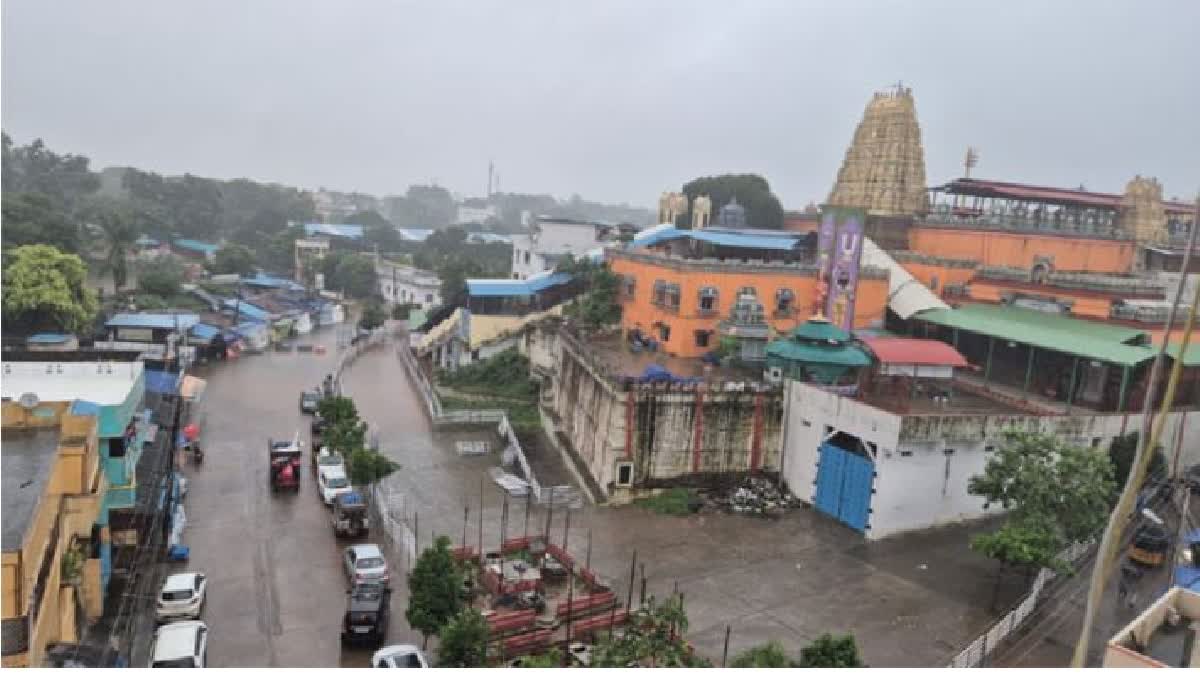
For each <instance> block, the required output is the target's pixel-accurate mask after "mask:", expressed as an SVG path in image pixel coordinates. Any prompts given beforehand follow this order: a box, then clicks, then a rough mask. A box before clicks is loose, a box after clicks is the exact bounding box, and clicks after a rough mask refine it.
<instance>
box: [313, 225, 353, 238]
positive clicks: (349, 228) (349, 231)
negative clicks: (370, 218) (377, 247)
mask: <svg viewBox="0 0 1200 675" xmlns="http://www.w3.org/2000/svg"><path fill="white" fill-rule="evenodd" d="M304 233H305V234H307V235H308V236H310V237H311V236H313V235H314V234H323V235H325V236H327V237H344V238H346V239H362V236H363V226H362V225H345V224H340V223H305V224H304Z"/></svg>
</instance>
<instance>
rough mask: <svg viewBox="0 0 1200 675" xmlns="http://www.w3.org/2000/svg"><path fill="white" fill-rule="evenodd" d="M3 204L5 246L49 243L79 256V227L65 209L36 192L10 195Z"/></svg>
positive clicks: (6, 193)
mask: <svg viewBox="0 0 1200 675" xmlns="http://www.w3.org/2000/svg"><path fill="white" fill-rule="evenodd" d="M7 189H8V188H7V187H6V188H5V195H4V204H3V216H4V217H3V222H4V246H5V248H8V247H15V246H26V245H29V244H49V245H50V246H53V247H54V248H57V249H58V250H60V251H63V252H66V253H78V252H79V248H80V241H79V240H80V237H79V226H78V224H77V223H76V222H75V220H74V219H72V218H70V217H69V216H68V215H67V213H66V212H65V211H63V209H62V207H61V206H59V205H57V204H55V203H54V202H53V201H52V200H51V199H50V198H49V197H47V196H46V195H43V194H40V193H36V192H8V191H7Z"/></svg>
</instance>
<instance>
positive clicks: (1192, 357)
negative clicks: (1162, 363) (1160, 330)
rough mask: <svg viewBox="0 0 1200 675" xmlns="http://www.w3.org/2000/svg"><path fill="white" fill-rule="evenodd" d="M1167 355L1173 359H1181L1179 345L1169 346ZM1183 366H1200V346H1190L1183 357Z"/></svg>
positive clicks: (1194, 344) (1193, 344) (1195, 344)
mask: <svg viewBox="0 0 1200 675" xmlns="http://www.w3.org/2000/svg"><path fill="white" fill-rule="evenodd" d="M1167 354H1169V355H1170V356H1171V358H1173V359H1178V358H1179V343H1172V344H1169V345H1167ZM1183 365H1185V366H1200V344H1197V343H1195V342H1193V343H1191V344H1189V345H1188V348H1187V353H1185V354H1184V355H1183Z"/></svg>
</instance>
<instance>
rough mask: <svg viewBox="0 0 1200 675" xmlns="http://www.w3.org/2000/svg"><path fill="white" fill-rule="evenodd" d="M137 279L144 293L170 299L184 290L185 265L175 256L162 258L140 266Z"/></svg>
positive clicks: (139, 287)
mask: <svg viewBox="0 0 1200 675" xmlns="http://www.w3.org/2000/svg"><path fill="white" fill-rule="evenodd" d="M137 278H138V289H139V290H141V291H142V292H143V293H146V294H149V295H157V296H158V297H160V298H169V297H171V296H172V295H178V294H179V292H180V291H181V290H183V265H181V264H179V261H178V260H176V259H175V257H173V256H160V257H158V258H156V259H154V260H147V261H145V262H143V263H141V264H139V265H138V267H137Z"/></svg>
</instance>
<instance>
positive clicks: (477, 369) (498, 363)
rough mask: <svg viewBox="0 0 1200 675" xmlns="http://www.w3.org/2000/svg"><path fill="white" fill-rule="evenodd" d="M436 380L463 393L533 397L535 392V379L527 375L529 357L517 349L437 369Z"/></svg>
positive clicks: (536, 391)
mask: <svg viewBox="0 0 1200 675" xmlns="http://www.w3.org/2000/svg"><path fill="white" fill-rule="evenodd" d="M437 381H438V382H439V383H440V384H444V385H446V386H447V387H451V388H453V389H457V390H458V391H461V392H463V393H465V394H479V395H482V396H497V397H501V398H521V399H525V398H528V399H533V398H535V397H536V396H537V393H538V386H537V383H535V382H534V381H533V380H531V379H529V359H527V358H525V357H524V356H521V354H520V353H519V352H518V351H517V350H516V349H506V350H505V351H503V352H500V353H499V354H496V355H495V356H493V357H491V358H489V359H486V360H484V361H480V362H478V363H472V364H471V365H469V366H464V367H462V368H459V369H458V370H455V371H453V372H447V371H439V372H438V374H437Z"/></svg>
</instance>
